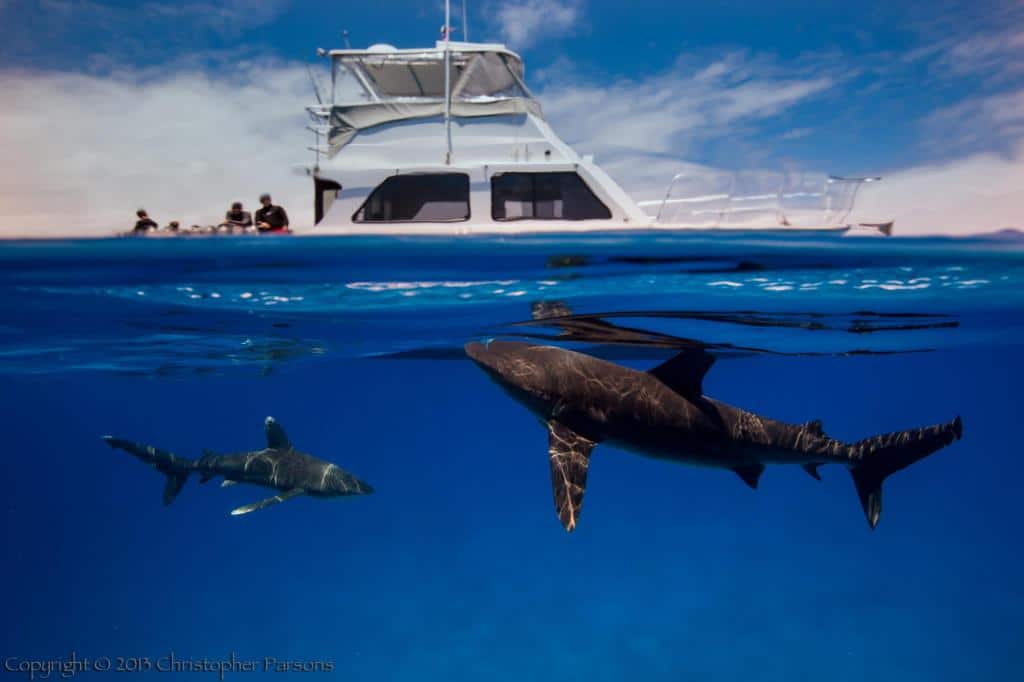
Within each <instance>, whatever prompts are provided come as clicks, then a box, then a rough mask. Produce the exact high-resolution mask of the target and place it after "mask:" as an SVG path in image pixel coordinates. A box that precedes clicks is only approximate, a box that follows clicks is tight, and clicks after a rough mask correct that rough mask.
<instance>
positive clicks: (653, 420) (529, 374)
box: [464, 340, 963, 532]
mask: <svg viewBox="0 0 1024 682" xmlns="http://www.w3.org/2000/svg"><path fill="white" fill-rule="evenodd" d="M464 350H465V352H466V355H468V356H469V358H470V359H471V360H472V361H473V362H474V363H476V364H477V365H478V366H479V367H480V368H481V369H483V371H484V372H485V373H486V374H487V375H488V376H489V377H490V378H491V379H492V380H494V381H495V382H496V383H497V384H498V385H499V386H501V388H502V389H504V390H505V391H506V392H507V393H508V394H509V395H510V396H511V397H512V398H513V399H514V400H516V401H517V402H519V403H520V404H521V405H523V406H524V407H526V408H527V409H528V410H530V411H531V412H532V413H533V414H534V415H535V416H537V417H538V418H539V419H540V420H541V422H542V423H543V424H544V425H545V426H546V428H547V431H548V458H549V462H550V469H551V485H552V490H553V493H554V501H555V511H556V513H557V514H558V518H559V520H560V521H561V523H562V526H563V527H564V528H565V530H566V531H569V532H572V531H573V529H575V528H576V524H577V523H578V521H579V515H580V509H581V507H582V504H583V494H584V492H585V490H586V486H587V472H588V470H589V467H590V456H591V453H592V451H593V450H594V448H595V447H596V446H597V445H598V444H601V443H608V444H610V445H611V446H613V447H617V448H619V449H623V450H627V451H631V452H634V453H637V454H640V455H644V456H648V457H653V458H657V459H661V460H667V461H671V462H678V463H683V464H691V465H697V466H704V467H714V468H719V469H726V470H729V471H732V472H735V474H737V475H738V476H739V478H740V479H741V480H742V481H743V482H744V483H746V484H747V485H748V486H749V487H751V488H755V489H756V488H757V485H758V481H759V480H760V477H761V474H762V473H763V472H764V470H765V467H766V465H768V464H795V465H799V466H800V467H802V468H803V469H804V470H805V471H806V472H807V473H808V474H809V475H810V476H812V477H813V478H815V479H818V480H821V476H820V474H819V473H818V468H819V467H820V466H822V465H824V464H840V465H843V466H845V467H846V468H847V469H848V470H849V471H850V474H851V475H852V477H853V482H854V487H855V488H856V490H857V496H858V499H859V500H860V504H861V507H862V508H863V510H864V515H865V517H866V519H867V522H868V525H870V527H871V528H872V529H874V528H875V527H876V526H877V525H878V520H879V518H880V517H881V513H882V483H883V482H884V481H885V479H886V478H887V477H888V476H890V475H891V474H893V473H895V472H897V471H900V470H901V469H904V468H906V467H908V466H910V465H911V464H913V463H915V462H917V461H918V460H921V459H923V458H924V457H927V456H928V455H930V454H932V453H933V452H935V451H937V450H939V449H941V448H943V447H945V446H947V445H949V444H950V443H952V442H953V441H954V440H959V439H960V438H961V436H962V435H963V423H962V421H961V419H960V417H959V416H958V417H956V418H955V419H953V420H952V421H949V422H946V423H942V424H937V425H934V426H927V427H924V428H918V429H909V430H906V431H898V432H894V433H887V434H882V435H876V436H871V437H869V438H865V439H864V440H860V441H857V442H854V443H846V442H842V441H839V440H836V439H834V438H830V437H829V436H827V435H826V434H825V432H824V430H823V429H822V425H821V421H820V420H814V421H808V422H806V423H803V424H789V423H785V422H782V421H776V420H774V419H769V418H767V417H763V416H761V415H758V414H754V413H752V412H748V411H746V410H743V409H740V408H738V407H734V406H732V405H727V404H725V403H723V402H719V401H717V400H714V399H713V398H709V397H707V396H705V395H704V389H703V381H704V377H705V375H706V374H707V372H708V370H709V369H710V368H711V366H712V365H713V364H714V361H715V359H714V356H713V355H711V354H710V353H708V352H707V351H705V350H703V349H699V348H698V349H686V350H684V351H682V352H681V353H679V354H677V355H675V356H673V357H672V358H670V359H669V360H667V361H666V362H664V363H662V364H661V365H658V366H657V367H654V368H653V369H651V370H649V371H646V372H643V371H639V370H635V369H632V368H629V367H624V366H622V365H617V364H614V363H611V362H608V361H606V360H602V359H600V358H596V357H593V356H590V355H586V354H584V353H579V352H576V351H572V350H567V349H564V348H559V347H555V346H542V345H534V344H530V343H524V342H518V341H495V340H492V341H489V342H487V343H479V342H471V343H468V344H466V345H465V348H464Z"/></svg>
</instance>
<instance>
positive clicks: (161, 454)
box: [103, 436, 193, 506]
mask: <svg viewBox="0 0 1024 682" xmlns="http://www.w3.org/2000/svg"><path fill="white" fill-rule="evenodd" d="M103 440H104V441H106V443H107V445H109V446H110V447H112V448H114V449H115V450H124V451H125V452H127V453H128V454H129V455H132V456H133V457H135V458H136V459H139V460H141V461H143V462H145V463H146V464H149V465H150V466H151V467H153V468H154V469H156V470H157V471H159V472H160V473H161V474H163V475H164V476H166V477H167V483H166V484H165V485H164V496H163V501H164V506H167V505H169V504H170V503H171V502H174V498H175V497H177V496H178V493H180V492H181V489H182V488H184V487H185V482H186V481H187V480H188V477H189V475H190V474H191V473H192V471H193V465H192V462H191V461H190V460H187V459H185V458H184V457H179V456H177V455H176V454H174V453H173V452H168V451H167V450H161V449H160V448H156V447H153V446H152V445H144V444H142V443H135V442H133V441H130V440H124V439H123V438H114V437H113V436H103Z"/></svg>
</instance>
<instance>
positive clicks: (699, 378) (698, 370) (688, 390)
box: [648, 348, 715, 398]
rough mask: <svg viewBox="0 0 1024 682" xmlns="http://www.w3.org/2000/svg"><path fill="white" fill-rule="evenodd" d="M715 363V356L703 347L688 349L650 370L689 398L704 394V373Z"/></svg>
mask: <svg viewBox="0 0 1024 682" xmlns="http://www.w3.org/2000/svg"><path fill="white" fill-rule="evenodd" d="M713 364H715V356H713V355H711V353H708V352H707V351H706V350H704V349H703V348H692V349H687V350H684V351H682V352H681V353H679V354H678V355H675V356H673V357H671V358H669V359H668V360H666V361H665V362H663V363H661V364H660V365H658V366H657V367H655V368H653V369H651V370H649V371H648V374H652V375H654V376H656V377H657V378H658V379H659V380H661V383H663V384H665V385H666V386H668V387H669V388H671V389H672V390H673V391H675V392H676V393H678V394H679V395H681V396H685V397H687V398H691V397H692V398H699V397H700V396H702V395H704V375H705V374H707V373H708V370H709V369H711V365H713Z"/></svg>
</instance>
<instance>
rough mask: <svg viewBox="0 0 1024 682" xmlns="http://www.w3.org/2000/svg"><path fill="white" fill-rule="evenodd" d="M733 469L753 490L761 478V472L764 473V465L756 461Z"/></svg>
mask: <svg viewBox="0 0 1024 682" xmlns="http://www.w3.org/2000/svg"><path fill="white" fill-rule="evenodd" d="M733 471H735V472H736V474H737V475H739V477H740V478H742V479H743V482H744V483H746V484H747V485H749V486H750V487H751V488H753V489H754V490H757V482H758V481H759V480H760V479H761V474H763V473H764V465H763V464H761V463H760V462H757V463H755V464H747V465H745V466H741V467H736V468H735V469H733Z"/></svg>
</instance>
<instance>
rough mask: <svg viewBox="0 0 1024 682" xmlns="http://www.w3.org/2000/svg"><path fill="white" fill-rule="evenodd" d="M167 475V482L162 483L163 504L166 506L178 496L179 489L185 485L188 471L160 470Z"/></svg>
mask: <svg viewBox="0 0 1024 682" xmlns="http://www.w3.org/2000/svg"><path fill="white" fill-rule="evenodd" d="M162 473H163V474H164V475H165V476H167V483H166V484H164V506H165V507H166V506H167V505H169V504H170V503H171V502H174V498H175V497H177V496H178V493H180V492H181V489H182V488H184V487H185V481H187V480H188V475H189V474H190V473H191V472H190V471H164V472H162Z"/></svg>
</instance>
